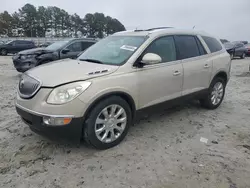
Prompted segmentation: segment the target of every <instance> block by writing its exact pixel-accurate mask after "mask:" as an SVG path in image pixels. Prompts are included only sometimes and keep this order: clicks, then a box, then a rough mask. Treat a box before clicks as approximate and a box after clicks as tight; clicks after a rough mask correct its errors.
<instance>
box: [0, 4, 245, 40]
mask: <svg viewBox="0 0 250 188" xmlns="http://www.w3.org/2000/svg"><path fill="white" fill-rule="evenodd" d="M26 3H31V4H33V5H35V6H41V5H43V6H58V7H60V8H62V9H65V10H66V11H68V12H69V13H71V14H73V13H77V14H79V15H80V16H81V17H84V15H85V14H86V13H94V12H103V13H105V14H106V15H110V16H112V17H115V18H117V19H118V20H120V21H121V22H122V23H123V24H124V25H125V27H126V28H127V29H135V28H140V29H142V28H150V27H158V26H173V27H176V28H188V29H189V28H190V29H191V28H192V27H193V26H194V25H195V26H196V29H197V30H204V31H206V32H208V33H211V34H213V35H215V36H217V37H219V38H227V39H229V40H249V41H250V0H92V1H84V0H16V1H15V2H14V1H11V0H0V4H1V6H0V11H1V12H2V11H4V10H7V11H9V12H11V13H12V12H14V11H17V10H18V8H20V7H22V6H23V5H24V4H26Z"/></svg>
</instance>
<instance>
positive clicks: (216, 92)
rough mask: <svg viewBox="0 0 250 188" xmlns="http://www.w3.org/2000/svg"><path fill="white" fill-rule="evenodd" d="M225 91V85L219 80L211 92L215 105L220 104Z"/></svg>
mask: <svg viewBox="0 0 250 188" xmlns="http://www.w3.org/2000/svg"><path fill="white" fill-rule="evenodd" d="M223 93H224V87H223V84H222V83H221V82H217V83H216V84H215V85H214V87H213V90H212V93H211V102H212V104H213V105H214V106H216V105H218V104H219V103H220V102H221V100H222V98H223Z"/></svg>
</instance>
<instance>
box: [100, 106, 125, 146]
mask: <svg viewBox="0 0 250 188" xmlns="http://www.w3.org/2000/svg"><path fill="white" fill-rule="evenodd" d="M126 126H127V114H126V112H125V110H124V109H123V108H122V107H121V106H119V105H115V104H114V105H110V106H108V107H106V108H104V109H103V110H102V111H101V112H100V113H99V115H98V116H97V119H96V121H95V134H96V136H97V138H98V139H99V140H100V141H101V142H104V143H111V142H113V141H115V140H116V139H118V138H119V137H120V136H121V135H122V133H123V131H124V129H125V128H126Z"/></svg>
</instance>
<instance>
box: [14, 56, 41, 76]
mask: <svg viewBox="0 0 250 188" xmlns="http://www.w3.org/2000/svg"><path fill="white" fill-rule="evenodd" d="M13 64H14V67H15V68H16V70H17V71H18V72H25V71H27V70H29V69H31V68H33V67H34V66H35V65H36V64H37V60H36V59H34V58H33V59H20V58H14V57H13Z"/></svg>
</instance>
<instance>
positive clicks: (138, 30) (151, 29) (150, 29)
mask: <svg viewBox="0 0 250 188" xmlns="http://www.w3.org/2000/svg"><path fill="white" fill-rule="evenodd" d="M170 28H173V27H155V28H149V29H136V30H134V31H135V32H140V31H153V30H157V29H170Z"/></svg>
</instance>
